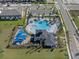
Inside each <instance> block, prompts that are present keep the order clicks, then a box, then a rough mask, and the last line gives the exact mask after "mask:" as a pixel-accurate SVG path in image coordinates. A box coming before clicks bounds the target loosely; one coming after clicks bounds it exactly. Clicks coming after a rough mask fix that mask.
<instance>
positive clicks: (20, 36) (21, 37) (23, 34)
mask: <svg viewBox="0 0 79 59" xmlns="http://www.w3.org/2000/svg"><path fill="white" fill-rule="evenodd" d="M27 36H28V33H26V32H25V31H24V29H23V27H19V28H18V31H17V33H16V35H15V37H14V39H13V44H16V45H21V43H22V42H23V41H24V40H26V38H27Z"/></svg>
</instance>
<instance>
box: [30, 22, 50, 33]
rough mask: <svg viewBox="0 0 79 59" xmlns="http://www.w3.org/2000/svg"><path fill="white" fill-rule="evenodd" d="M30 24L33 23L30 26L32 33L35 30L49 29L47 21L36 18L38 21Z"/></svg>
mask: <svg viewBox="0 0 79 59" xmlns="http://www.w3.org/2000/svg"><path fill="white" fill-rule="evenodd" d="M31 24H32V25H34V27H32V28H31V32H32V33H35V31H36V30H49V29H50V25H49V23H48V21H44V20H38V21H33V23H31Z"/></svg>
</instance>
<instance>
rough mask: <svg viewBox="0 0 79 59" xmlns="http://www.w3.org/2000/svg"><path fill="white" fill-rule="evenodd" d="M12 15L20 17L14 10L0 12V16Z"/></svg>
mask: <svg viewBox="0 0 79 59" xmlns="http://www.w3.org/2000/svg"><path fill="white" fill-rule="evenodd" d="M13 15H21V14H20V12H19V11H18V10H16V9H6V10H0V16H13Z"/></svg>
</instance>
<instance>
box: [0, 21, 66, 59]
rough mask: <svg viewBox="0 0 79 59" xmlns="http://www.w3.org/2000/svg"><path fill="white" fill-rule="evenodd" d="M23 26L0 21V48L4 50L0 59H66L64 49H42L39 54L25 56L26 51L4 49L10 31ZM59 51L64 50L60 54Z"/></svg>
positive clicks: (13, 22)
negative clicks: (17, 26) (51, 50)
mask: <svg viewBox="0 0 79 59" xmlns="http://www.w3.org/2000/svg"><path fill="white" fill-rule="evenodd" d="M18 24H23V22H22V21H0V48H1V49H3V50H4V52H3V53H0V59H68V56H67V51H66V48H63V49H54V51H53V52H50V51H48V49H42V50H41V51H40V52H39V53H38V52H33V53H32V54H26V52H27V50H28V49H6V48H5V46H6V45H7V42H8V40H9V38H10V33H11V30H12V28H13V27H14V26H16V25H18ZM60 50H64V51H62V52H60Z"/></svg>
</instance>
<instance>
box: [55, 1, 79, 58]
mask: <svg viewBox="0 0 79 59" xmlns="http://www.w3.org/2000/svg"><path fill="white" fill-rule="evenodd" d="M56 2H57V3H56V4H58V6H59V9H60V12H61V14H62V17H63V19H64V22H65V25H66V28H67V30H68V32H69V37H70V39H71V40H72V41H71V42H70V45H69V47H70V51H71V56H72V59H79V56H75V55H76V54H77V53H78V52H79V50H78V48H77V46H76V40H75V39H74V34H75V36H76V37H78V36H77V34H76V32H75V27H74V26H73V24H72V22H71V19H70V17H69V16H68V14H67V11H66V9H64V6H63V5H64V4H63V3H62V1H61V0H56Z"/></svg>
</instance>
